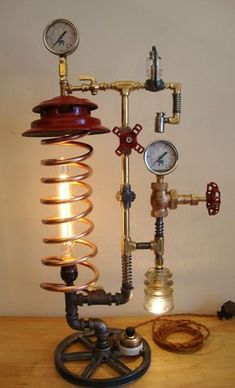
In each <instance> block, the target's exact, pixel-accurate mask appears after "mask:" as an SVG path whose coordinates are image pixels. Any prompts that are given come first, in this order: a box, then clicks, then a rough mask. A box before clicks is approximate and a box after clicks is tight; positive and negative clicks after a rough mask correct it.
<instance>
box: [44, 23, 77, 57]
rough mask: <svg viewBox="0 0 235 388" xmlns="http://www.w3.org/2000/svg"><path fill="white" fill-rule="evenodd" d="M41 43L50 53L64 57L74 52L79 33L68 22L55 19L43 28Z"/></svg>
mask: <svg viewBox="0 0 235 388" xmlns="http://www.w3.org/2000/svg"><path fill="white" fill-rule="evenodd" d="M43 42H44V44H45V46H46V48H47V49H48V50H49V51H50V52H51V53H53V54H55V55H59V56H66V55H69V54H72V53H73V52H74V51H75V50H76V48H77V46H78V43H79V33H78V30H77V28H76V27H75V26H74V25H73V24H72V23H71V22H70V21H68V20H65V19H56V20H53V21H52V22H51V23H49V24H48V26H47V27H46V28H45V30H44V33H43Z"/></svg>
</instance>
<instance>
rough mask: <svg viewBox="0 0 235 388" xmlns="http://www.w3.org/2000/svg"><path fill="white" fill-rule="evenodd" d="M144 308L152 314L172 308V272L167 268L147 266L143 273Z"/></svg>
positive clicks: (165, 311) (161, 312)
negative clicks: (144, 277) (144, 278)
mask: <svg viewBox="0 0 235 388" xmlns="http://www.w3.org/2000/svg"><path fill="white" fill-rule="evenodd" d="M145 276H146V280H145V282H144V284H145V286H146V287H145V290H144V292H145V299H144V308H145V309H146V310H148V311H149V312H151V313H153V314H164V313H167V312H168V311H170V310H172V309H173V308H174V303H173V295H172V293H173V289H172V287H171V286H172V284H173V280H172V274H171V272H170V271H169V270H168V269H167V268H160V269H158V268H149V269H148V271H147V272H146V274H145Z"/></svg>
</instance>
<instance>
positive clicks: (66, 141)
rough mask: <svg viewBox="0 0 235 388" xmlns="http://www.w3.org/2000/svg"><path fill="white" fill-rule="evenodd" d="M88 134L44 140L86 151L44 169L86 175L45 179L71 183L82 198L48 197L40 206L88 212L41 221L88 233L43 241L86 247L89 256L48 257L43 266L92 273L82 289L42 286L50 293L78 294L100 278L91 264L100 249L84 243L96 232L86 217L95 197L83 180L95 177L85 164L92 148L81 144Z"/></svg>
mask: <svg viewBox="0 0 235 388" xmlns="http://www.w3.org/2000/svg"><path fill="white" fill-rule="evenodd" d="M86 134H87V132H86V133H82V134H81V133H80V134H79V135H65V136H63V137H60V138H53V139H44V140H42V142H41V143H42V144H52V145H65V146H76V147H80V148H83V149H85V150H86V152H84V153H83V154H82V155H79V156H76V157H73V158H67V159H45V160H42V161H41V164H42V165H44V166H73V167H78V168H79V169H80V170H81V169H82V170H83V172H80V173H79V174H77V175H72V176H66V177H59V176H57V177H48V178H42V179H41V181H42V182H43V183H47V184H58V183H69V184H70V185H75V186H77V187H79V188H82V189H83V193H82V194H79V195H72V194H71V195H70V197H69V198H66V199H61V198H60V197H59V196H47V197H43V198H42V199H41V203H43V204H46V205H61V204H69V203H77V202H79V203H80V204H83V205H84V206H85V210H83V211H80V212H79V213H78V214H73V215H71V216H69V217H59V216H50V217H46V218H43V219H42V223H43V224H47V225H59V224H63V223H67V222H74V221H78V222H79V223H81V224H83V225H85V226H86V228H85V230H83V231H81V232H79V233H76V234H72V235H71V236H68V237H61V236H54V237H49V238H44V239H43V241H44V243H46V244H63V243H69V242H71V244H77V245H78V246H85V247H88V248H89V253H86V254H84V255H83V256H80V257H74V256H73V255H72V256H71V257H70V256H69V257H63V256H48V257H45V258H43V259H42V263H43V264H45V265H48V266H53V267H54V266H58V267H63V266H69V265H82V266H85V267H86V268H88V269H89V270H91V271H92V272H93V274H94V275H93V278H92V279H90V280H89V281H87V282H86V283H84V284H81V285H79V286H76V285H73V286H67V285H66V284H63V283H62V284H61V283H46V282H43V283H41V287H42V288H44V289H47V290H50V291H60V292H76V291H81V290H84V289H86V288H88V287H89V286H91V285H94V284H95V282H96V281H97V279H98V278H99V272H98V270H97V268H96V267H95V266H94V265H93V264H91V263H89V262H88V260H89V259H91V258H93V257H94V256H95V255H96V253H97V247H96V245H95V244H93V243H92V242H90V241H87V240H84V239H83V237H85V236H87V235H88V234H90V233H91V231H92V230H93V228H94V225H93V222H92V221H90V220H89V219H88V218H86V217H87V215H88V214H89V213H90V212H91V210H92V203H91V201H90V200H89V199H88V197H89V196H90V195H91V193H92V189H91V187H90V186H89V185H88V184H87V183H85V182H83V180H84V179H86V178H88V177H89V176H90V175H91V174H92V169H91V167H90V166H88V165H87V164H85V163H83V162H84V160H86V159H87V158H89V157H90V156H91V154H92V152H93V148H92V147H91V146H90V145H88V144H86V143H81V142H80V141H78V139H79V138H81V137H82V136H84V135H86Z"/></svg>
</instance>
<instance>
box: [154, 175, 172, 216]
mask: <svg viewBox="0 0 235 388" xmlns="http://www.w3.org/2000/svg"><path fill="white" fill-rule="evenodd" d="M151 188H152V195H151V199H150V201H151V205H152V211H151V216H152V217H154V218H162V217H166V216H167V214H168V211H167V208H168V207H169V193H168V192H167V189H168V183H167V182H153V183H152V184H151Z"/></svg>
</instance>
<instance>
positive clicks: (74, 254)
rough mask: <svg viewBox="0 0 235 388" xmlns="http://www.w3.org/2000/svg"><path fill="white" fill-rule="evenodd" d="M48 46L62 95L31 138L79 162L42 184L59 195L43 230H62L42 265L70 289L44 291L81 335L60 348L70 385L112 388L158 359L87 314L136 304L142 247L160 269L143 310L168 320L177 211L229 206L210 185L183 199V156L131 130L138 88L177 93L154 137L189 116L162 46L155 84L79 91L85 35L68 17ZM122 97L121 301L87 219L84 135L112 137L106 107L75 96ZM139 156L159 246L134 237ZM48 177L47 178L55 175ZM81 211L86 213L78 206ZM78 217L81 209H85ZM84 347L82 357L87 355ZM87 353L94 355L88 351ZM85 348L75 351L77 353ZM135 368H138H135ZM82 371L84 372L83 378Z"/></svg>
mask: <svg viewBox="0 0 235 388" xmlns="http://www.w3.org/2000/svg"><path fill="white" fill-rule="evenodd" d="M43 39H44V44H45V46H46V48H47V49H48V50H49V51H50V52H52V53H53V54H56V55H57V56H58V58H59V80H60V95H59V96H58V97H55V98H52V99H50V100H47V101H43V102H42V103H40V104H39V105H37V106H36V107H35V108H34V109H33V111H34V112H35V113H38V114H39V115H40V118H38V119H37V120H35V121H33V122H32V123H31V128H30V129H29V130H27V131H25V132H24V133H23V136H29V137H42V138H43V140H42V141H41V143H42V144H44V145H53V146H63V147H69V148H72V149H73V148H77V149H78V154H79V155H78V156H69V157H64V156H63V153H62V151H61V154H62V155H61V156H60V157H58V158H51V159H44V160H42V162H41V163H42V165H43V166H46V167H47V168H48V167H49V169H50V170H51V169H54V173H53V174H51V175H50V176H47V177H44V178H42V179H41V181H42V183H44V184H45V185H47V186H50V187H53V188H54V189H53V194H52V195H45V196H44V197H43V198H42V199H41V203H42V204H44V205H47V206H48V209H51V211H50V215H48V216H47V217H45V218H43V219H42V222H43V224H46V225H49V226H53V227H54V228H55V229H56V232H55V235H51V236H49V237H46V238H44V242H45V243H46V244H52V245H54V246H57V247H59V248H58V252H57V253H55V255H53V256H48V257H45V258H43V259H42V263H43V264H45V265H47V266H52V267H59V268H60V271H61V272H60V273H61V278H62V280H63V282H59V283H48V282H44V283H42V284H41V287H42V288H44V289H46V290H50V291H57V292H62V293H64V294H65V304H66V319H67V322H68V324H69V326H71V327H72V328H73V329H75V330H76V333H75V334H72V335H70V336H69V337H68V338H65V339H64V340H62V342H61V343H60V344H59V345H58V347H57V348H56V350H55V365H56V368H57V370H58V372H59V373H60V374H61V375H62V376H63V377H64V378H65V379H67V380H68V381H70V382H72V383H73V384H77V385H80V386H94V387H95V386H96V387H101V386H102V387H112V386H120V385H122V384H126V383H130V382H132V381H133V380H136V379H138V378H139V377H141V376H142V375H143V374H144V373H145V372H146V371H147V369H148V368H149V366H150V359H151V351H150V347H149V345H148V343H147V342H146V341H145V340H144V339H143V338H141V336H140V335H139V334H138V333H137V332H136V331H135V329H134V328H132V327H127V328H126V330H121V329H113V328H109V327H108V326H107V325H106V323H105V322H104V321H102V320H100V319H97V318H89V319H82V318H80V317H79V315H78V306H83V305H85V304H87V305H89V306H92V305H112V304H115V305H121V304H124V303H127V302H129V300H130V298H131V296H132V292H133V285H132V254H133V252H134V251H135V250H136V249H146V250H151V251H152V252H153V257H154V264H153V266H152V267H151V268H149V269H148V270H147V272H146V274H145V276H146V279H145V282H144V284H145V290H144V292H145V298H144V308H145V309H146V310H148V311H150V312H152V313H155V314H163V313H166V312H168V311H170V310H172V308H173V295H172V292H173V289H172V284H173V281H172V274H171V272H170V271H169V270H168V269H167V268H165V266H164V260H163V256H164V218H165V217H166V216H167V215H168V209H176V208H177V206H178V205H181V204H189V205H198V204H199V202H206V205H207V209H208V212H209V215H215V214H217V213H218V211H219V207H220V192H219V189H218V186H217V185H216V184H215V183H213V182H211V183H209V184H208V185H207V191H206V195H205V196H197V195H194V194H189V195H181V194H178V193H177V191H176V190H173V189H171V190H169V189H168V183H167V182H166V181H165V175H167V174H169V173H171V172H172V171H173V170H174V169H175V168H176V167H177V163H178V151H177V148H176V147H175V146H174V145H173V144H172V143H170V142H168V141H166V140H164V139H158V140H154V141H153V142H152V143H151V144H149V145H148V146H147V147H143V146H142V145H140V144H139V142H138V134H139V132H140V131H141V130H142V127H141V125H139V124H136V125H135V126H134V128H131V127H130V126H129V98H130V95H131V93H132V92H134V91H136V90H145V91H146V90H147V91H149V92H160V91H162V90H164V89H169V90H171V91H172V97H173V109H172V115H171V116H170V117H167V116H166V115H165V113H163V112H158V113H157V114H156V118H155V131H156V132H157V133H161V134H163V133H164V131H165V126H166V124H174V125H175V124H178V123H179V122H180V114H181V86H180V83H179V82H165V81H163V79H162V77H161V71H160V57H159V55H158V52H157V50H156V48H155V47H152V50H151V51H150V53H149V58H148V60H147V64H148V71H147V80H146V81H144V82H142V81H114V82H97V81H96V78H95V77H94V76H81V77H80V80H81V83H80V84H79V85H71V84H70V83H69V80H68V69H67V56H68V55H69V54H71V53H72V52H73V51H74V50H75V49H76V48H77V46H78V42H79V35H78V31H77V29H76V28H75V26H74V25H73V24H72V23H71V22H69V21H67V20H64V19H57V20H54V21H53V22H51V23H50V24H49V25H48V26H47V27H46V29H45V31H44V36H43ZM110 90H111V91H117V92H118V93H119V94H120V96H121V125H120V126H119V127H115V128H114V129H113V133H114V134H115V135H117V136H118V140H119V145H118V147H117V149H116V151H115V152H116V154H117V155H118V156H119V157H120V161H121V184H120V189H119V192H118V194H117V199H118V201H119V202H120V204H121V212H122V244H121V262H122V284H121V289H120V291H118V292H116V293H114V294H112V293H109V292H106V291H105V290H104V289H101V288H99V287H97V286H96V281H97V279H98V277H99V273H98V270H97V268H96V267H95V266H94V264H93V263H92V262H91V260H90V259H92V258H94V256H95V255H96V253H97V247H96V246H95V244H94V243H92V242H91V241H89V240H88V239H87V237H86V236H88V235H89V234H90V233H91V232H92V230H93V227H94V225H93V223H92V221H91V220H90V219H89V218H88V217H89V214H90V213H91V210H92V202H91V200H90V195H91V192H92V189H91V187H90V185H89V184H88V183H87V182H86V179H87V178H88V177H89V176H90V175H91V173H92V170H91V167H89V165H88V164H87V160H88V158H89V157H91V156H92V153H93V149H92V147H91V146H90V145H89V144H87V143H84V142H83V141H81V139H82V138H83V137H85V136H87V137H88V136H92V135H96V134H98V135H100V134H108V133H110V130H109V129H107V128H105V127H103V126H102V125H101V122H100V120H99V119H97V118H95V117H93V116H92V115H91V112H92V111H93V110H95V109H97V105H96V104H94V103H93V102H91V101H89V100H87V99H84V98H81V97H79V98H78V97H75V96H74V92H80V94H81V93H85V92H90V93H91V94H92V95H96V94H97V93H98V92H100V91H110ZM132 151H137V152H138V153H139V154H142V153H144V161H145V164H146V166H147V168H148V170H149V171H150V172H151V173H152V174H153V175H154V177H155V180H154V182H153V183H152V186H151V188H152V194H151V199H150V202H151V207H152V211H151V215H152V217H153V218H154V220H155V232H154V236H153V238H152V239H150V241H147V242H135V241H133V239H132V238H131V234H130V208H131V205H132V202H133V201H134V199H135V193H134V192H133V191H132V189H131V184H130V174H129V171H130V157H131V153H132ZM49 169H48V170H49ZM77 205H79V206H77ZM77 209H79V210H77ZM79 266H83V267H85V268H86V269H88V270H89V271H91V272H92V276H91V279H90V281H88V282H86V283H85V284H79V285H77V284H75V281H76V279H77V277H78V270H77V268H78V267H79ZM80 346H82V349H79V347H80ZM84 346H85V348H86V349H85V350H84ZM75 347H76V349H75ZM130 360H135V363H134V367H133V368H132V367H130ZM74 363H77V365H82V369H81V371H80V372H79V373H78V372H77V370H78V369H77V367H76V368H75V369H74ZM103 365H108V366H109V367H111V368H112V369H113V370H114V371H115V373H116V377H109V376H107V377H102V378H100V376H99V375H98V377H97V370H98V369H99V368H102V366H103ZM74 370H76V372H75V371H74Z"/></svg>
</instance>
